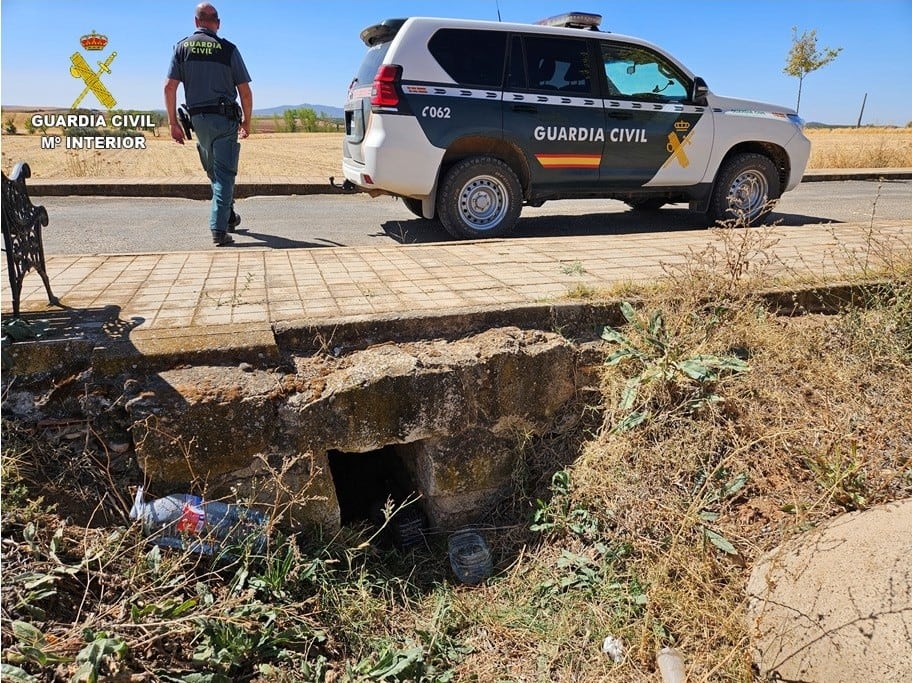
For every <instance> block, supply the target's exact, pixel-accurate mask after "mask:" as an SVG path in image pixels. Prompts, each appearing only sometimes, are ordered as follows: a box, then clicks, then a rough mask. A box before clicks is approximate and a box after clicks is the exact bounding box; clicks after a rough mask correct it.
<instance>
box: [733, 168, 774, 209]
mask: <svg viewBox="0 0 912 683" xmlns="http://www.w3.org/2000/svg"><path fill="white" fill-rule="evenodd" d="M768 196H769V183H767V182H766V176H765V175H764V174H763V173H761V172H760V171H756V170H753V169H751V170H747V171H742V172H741V173H739V174H738V176H737V177H736V178H735V179H734V180H733V181H732V184H731V185H730V186H729V188H728V208H729V209H730V210H731V211H732V213H734V214H735V215H737V216H745V217H746V218H753V217H754V216H756V215H757V214H758V213H760V211H761V210H762V209H763V207H764V206H765V205H766V201H767V197H768Z"/></svg>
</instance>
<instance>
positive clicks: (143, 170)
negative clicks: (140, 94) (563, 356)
mask: <svg viewBox="0 0 912 683" xmlns="http://www.w3.org/2000/svg"><path fill="white" fill-rule="evenodd" d="M9 116H12V117H13V119H14V121H15V125H16V127H17V129H18V131H19V133H18V134H17V135H8V134H6V133H4V134H3V136H2V157H3V158H2V166H3V171H4V172H5V173H9V171H10V170H11V168H12V167H13V165H14V164H15V163H16V162H18V161H27V162H28V163H29V165H30V166H31V169H32V174H33V177H35V178H47V179H51V178H81V177H95V178H185V177H199V176H200V175H201V173H202V171H201V170H200V168H199V159H198V158H197V154H196V148H195V145H192V144H189V145H184V146H183V147H180V146H179V145H175V144H174V143H172V142H171V140H170V139H169V138H168V132H167V130H166V129H164V128H160V129H158V130H157V132H158V137H156V136H154V135H152V134H149V135H147V146H148V149H146V150H144V151H136V150H105V151H101V152H97V151H83V150H80V151H65V150H62V149H56V150H49V149H41V142H40V137H41V136H40V133H35V134H33V135H29V134H27V133H26V132H25V131H26V128H25V121H26V118H27V116H28V115H27V114H26V113H23V112H14V113H8V112H0V118H2V120H3V121H6V119H7V118H8V117H9ZM272 127H273V121H272V119H265V120H263V121H262V123H261V124H260V125H259V128H260V129H261V130H264V131H265V130H266V129H271V128H272ZM256 129H257V126H255V127H254V130H256ZM49 133H54V134H57V133H59V131H49ZM807 133H808V136H809V137H810V139H811V142H812V145H813V146H812V151H811V160H810V163H809V166H808V167H809V168H896V167H912V128H862V129H854V128H840V129H834V130H822V129H809V130H808V131H807ZM342 139H343V134H342V133H267V132H257V133H254V134H253V135H251V136H250V138H249V139H247V140H245V141H243V142H242V143H241V145H242V146H241V161H240V171H239V175H240V177H241V178H242V179H244V178H256V177H274V176H284V177H290V178H299V179H300V178H306V179H320V180H323V179H326V178H328V177H329V176H335V177H337V178H341V177H342Z"/></svg>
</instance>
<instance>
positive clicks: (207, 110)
mask: <svg viewBox="0 0 912 683" xmlns="http://www.w3.org/2000/svg"><path fill="white" fill-rule="evenodd" d="M197 114H221V115H222V116H227V115H228V114H227V112H226V111H225V107H224V106H221V107H220V106H219V105H217V104H211V105H209V106H208V107H190V116H196V115H197Z"/></svg>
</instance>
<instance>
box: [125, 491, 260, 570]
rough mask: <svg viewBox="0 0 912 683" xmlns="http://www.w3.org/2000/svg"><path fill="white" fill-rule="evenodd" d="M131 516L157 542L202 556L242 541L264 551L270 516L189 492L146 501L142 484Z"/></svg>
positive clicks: (252, 547) (258, 550) (253, 548)
mask: <svg viewBox="0 0 912 683" xmlns="http://www.w3.org/2000/svg"><path fill="white" fill-rule="evenodd" d="M130 519H139V520H142V523H143V532H144V533H145V534H146V535H147V536H148V538H149V541H151V542H152V543H154V544H156V545H160V546H163V547H167V548H179V549H182V550H191V551H193V552H198V553H201V554H203V555H213V554H215V553H217V552H219V551H220V549H221V548H223V547H225V546H226V545H229V546H231V545H242V544H249V547H250V548H251V549H252V550H253V551H254V552H261V551H262V550H263V549H264V547H265V545H266V536H267V534H266V526H267V525H268V523H269V517H268V516H267V515H266V514H264V513H263V512H260V511H259V510H252V509H250V508H246V507H242V506H240V505H231V504H229V503H222V502H220V501H204V500H203V499H202V497H200V496H195V495H193V494H190V493H172V494H171V495H169V496H164V497H162V498H157V499H156V500H152V501H147V500H146V499H145V492H144V491H143V487H142V486H140V487H139V488H138V489H137V490H136V497H135V498H134V499H133V507H132V508H131V509H130Z"/></svg>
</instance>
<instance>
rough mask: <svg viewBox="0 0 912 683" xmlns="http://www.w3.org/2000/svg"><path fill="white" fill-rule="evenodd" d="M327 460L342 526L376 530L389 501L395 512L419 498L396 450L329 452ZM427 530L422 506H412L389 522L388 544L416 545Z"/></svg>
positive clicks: (394, 448) (400, 545)
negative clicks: (370, 527) (389, 542)
mask: <svg viewBox="0 0 912 683" xmlns="http://www.w3.org/2000/svg"><path fill="white" fill-rule="evenodd" d="M327 456H328V460H329V471H330V473H331V474H332V479H333V484H334V486H335V488H336V497H337V498H338V500H339V514H340V518H341V522H342V525H343V526H349V525H357V524H363V523H368V524H371V525H374V526H378V527H379V526H380V525H382V524H383V522H384V513H383V509H384V507H385V506H386V504H387V501H388V500H390V499H392V501H393V509H394V510H395V509H397V508H398V507H399V506H400V505H402V504H403V503H405V502H406V501H407V500H409V499H410V498H411V499H414V498H415V497H416V496H417V495H418V486H417V485H416V483H415V480H414V479H413V478H412V475H411V473H410V472H409V470H408V468H407V467H406V465H405V462H404V461H403V460H402V457H401V456H400V454H399V453H398V451H397V449H396V447H395V446H392V445H390V446H384V447H383V448H381V449H379V450H375V451H366V452H364V453H345V452H343V451H336V450H331V451H329V452H328V453H327ZM426 526H427V522H426V516H425V514H424V511H423V509H422V507H421V502H420V501H419V502H413V503H411V504H410V505H408V506H407V507H405V508H404V509H402V510H401V511H399V512H398V513H397V514H396V515H395V516H394V517H393V518H392V519H391V520H390V523H389V526H388V530H389V533H388V534H387V536H388V540H390V541H391V542H392V543H394V544H395V545H397V546H399V547H408V546H411V545H415V544H416V543H418V542H419V541H420V540H421V538H422V534H423V531H424V528H425V527H426Z"/></svg>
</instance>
